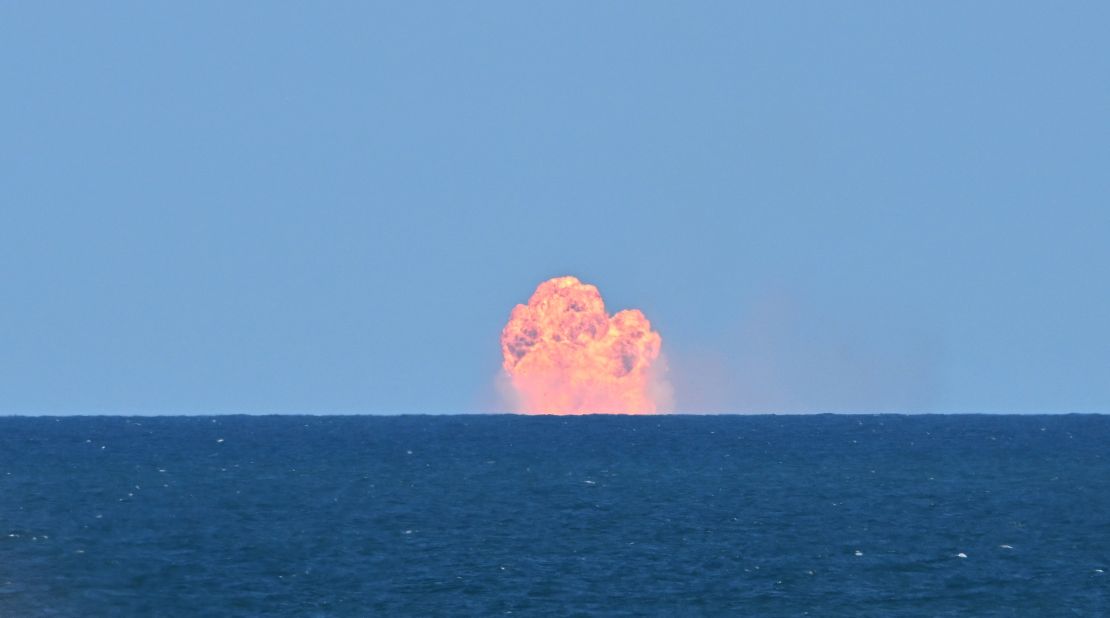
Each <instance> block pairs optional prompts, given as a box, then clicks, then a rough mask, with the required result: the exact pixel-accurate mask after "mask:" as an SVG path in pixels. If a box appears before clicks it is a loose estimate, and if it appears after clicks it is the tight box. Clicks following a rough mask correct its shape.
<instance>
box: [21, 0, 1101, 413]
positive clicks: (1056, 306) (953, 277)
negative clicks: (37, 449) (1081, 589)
mask: <svg viewBox="0 0 1110 618" xmlns="http://www.w3.org/2000/svg"><path fill="white" fill-rule="evenodd" d="M1108 25H1110V5H1108V4H1106V3H1104V2H1079V1H1077V2H1066V3H1050V2H1036V3H1034V2H1011V1H1007V2H987V1H984V2H972V3H966V2H929V3H910V2H844V3H831V2H795V3H778V2H763V3H741V2H646V1H636V2H602V3H597V2H566V3H528V2H492V1H490V2H475V3H448V2H441V3H432V2H388V3H371V2H349V3H348V2H334V3H324V4H320V3H307V2H306V3H288V2H235V3H216V2H196V3H171V2H122V1H121V2H109V3H80V2H6V3H2V4H0V94H2V96H0V294H2V296H0V414H106V413H120V414H194V413H198V414H215V413H259V414H261V413H333V412H334V413H422V412H434V413H449V412H489V411H498V410H502V409H504V403H503V402H502V401H501V400H500V399H499V396H498V391H497V388H496V382H497V379H496V378H497V375H498V372H499V371H500V363H501V350H500V347H499V340H498V338H499V334H500V331H501V328H502V327H503V326H504V324H505V322H506V320H507V319H508V315H509V312H510V311H511V309H512V307H513V306H514V305H515V304H516V303H522V302H525V301H527V299H528V297H529V295H530V294H531V293H532V291H533V290H534V289H535V287H536V285H537V284H539V283H540V282H541V281H543V280H545V279H547V278H550V277H554V276H559V275H574V276H577V277H579V278H581V279H582V280H583V281H586V282H588V283H592V284H595V285H597V286H598V287H599V289H600V290H601V293H602V295H603V296H604V298H605V301H606V304H607V306H608V307H609V308H610V309H611V310H613V311H615V310H619V309H625V308H638V309H641V310H642V311H643V312H644V313H645V314H646V315H647V316H648V318H649V319H650V320H651V321H652V325H653V327H654V328H656V329H657V330H658V331H659V333H660V334H661V335H662V338H663V346H662V347H663V353H664V354H665V356H666V358H667V363H668V366H669V379H670V381H671V383H672V385H673V388H674V397H675V406H676V409H677V410H678V411H682V412H736V413H755V412H770V413H795V412H984V413H987V412H990V413H993V412H1016V413H1035V412H1108V411H1110V79H1107V77H1108V76H1110V37H1108V36H1106V32H1107V26H1108Z"/></svg>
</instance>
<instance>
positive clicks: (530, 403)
mask: <svg viewBox="0 0 1110 618" xmlns="http://www.w3.org/2000/svg"><path fill="white" fill-rule="evenodd" d="M662 343H663V341H662V338H661V337H660V336H659V333H657V332H655V331H653V330H652V329H651V323H650V322H649V321H648V319H647V318H646V317H645V316H644V314H643V313H642V312H641V311H640V310H638V309H626V310H624V311H619V312H617V313H616V314H615V315H612V316H610V315H609V314H608V313H607V312H606V310H605V303H604V301H602V299H601V294H600V293H599V292H598V290H597V288H596V287H594V286H592V285H589V284H585V283H582V282H581V281H579V280H578V279H576V278H575V277H557V278H555V279H550V280H548V281H545V282H543V283H541V284H540V285H539V287H537V288H536V291H535V293H534V294H532V298H531V299H529V300H528V304H527V305H517V306H516V307H515V308H514V309H513V311H512V314H511V315H510V317H509V323H508V324H506V325H505V328H504V330H502V332H501V352H502V354H503V356H504V363H503V367H504V370H505V374H506V375H507V376H508V379H509V382H510V384H511V386H512V390H513V393H514V395H515V397H514V399H515V400H516V401H515V404H516V408H517V411H519V412H524V413H529V414H588V413H609V414H652V413H655V412H660V411H662V410H661V409H660V408H661V407H663V406H664V405H665V400H666V399H667V398H668V393H669V386H668V385H667V384H666V383H665V382H664V381H663V380H662V372H663V366H662V363H661V362H660V361H661V359H660V347H661V346H662Z"/></svg>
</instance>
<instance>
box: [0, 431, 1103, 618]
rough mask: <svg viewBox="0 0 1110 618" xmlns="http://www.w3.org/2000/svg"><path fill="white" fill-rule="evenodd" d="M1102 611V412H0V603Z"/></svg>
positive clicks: (643, 612)
mask: <svg viewBox="0 0 1110 618" xmlns="http://www.w3.org/2000/svg"><path fill="white" fill-rule="evenodd" d="M401 615H412V616H472V615H473V616H493V615H523V616H576V615H577V616H589V615H610V616H651V615H661V616H671V615H675V616H687V615H690V616H697V615H707V616H726V615H729V616H807V615H808V616H1107V615H1110V416H895V415H891V416H832V415H818V416H785V417H784V416H677V415H676V416H656V417H631V416H587V417H524V416H478V415H457V416H393V417H372V416H363V417H351V416H348V417H339V416H331V417H329V416H270V417H245V416H220V417H70V418H22V417H8V418H0V617H4V618H7V617H23V616H80V617H86V616H401Z"/></svg>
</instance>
